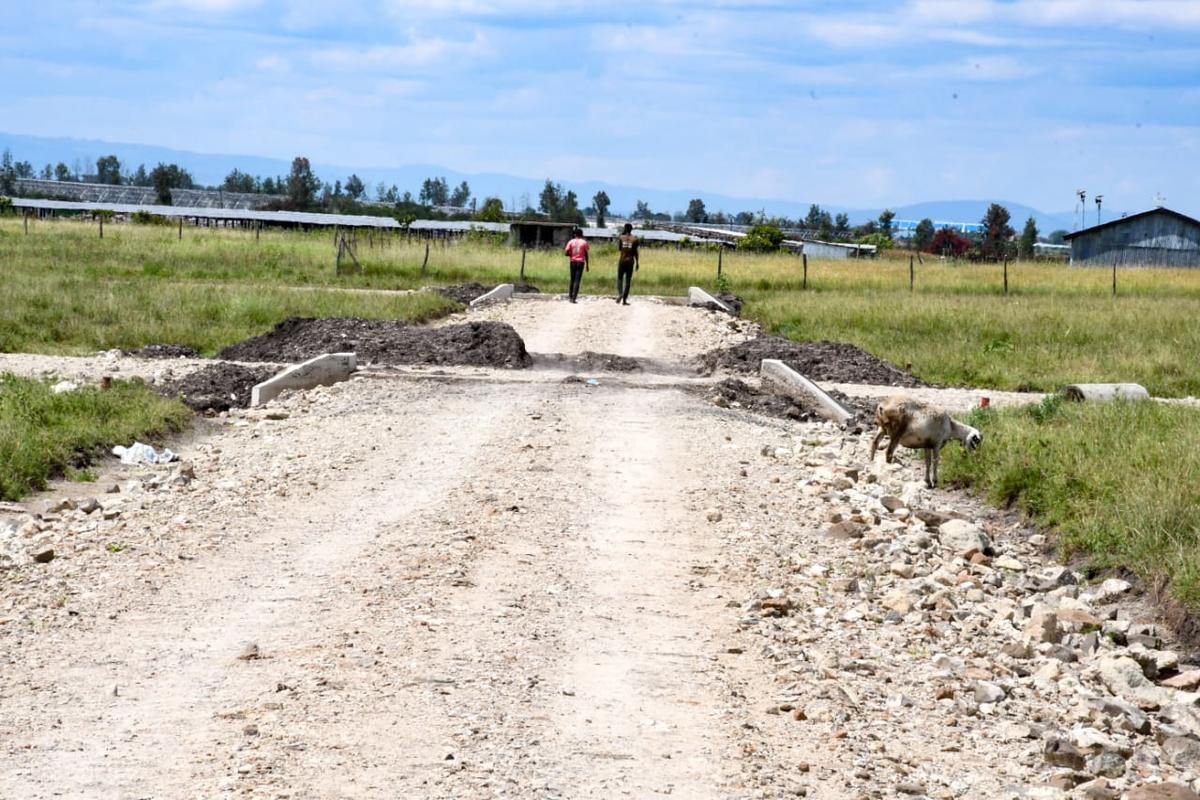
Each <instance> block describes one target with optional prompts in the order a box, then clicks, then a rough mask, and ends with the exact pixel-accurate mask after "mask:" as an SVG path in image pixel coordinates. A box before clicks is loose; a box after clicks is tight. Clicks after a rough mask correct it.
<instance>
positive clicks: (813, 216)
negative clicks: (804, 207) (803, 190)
mask: <svg viewBox="0 0 1200 800" xmlns="http://www.w3.org/2000/svg"><path fill="white" fill-rule="evenodd" d="M822 213H823V212H822V211H821V207H820V206H819V205H817V204H816V203H813V204H812V205H810V206H809V207H808V215H807V216H806V217H805V218H804V227H805V228H807V229H808V230H810V231H815V230H816V229H817V228H819V227H821V214H822Z"/></svg>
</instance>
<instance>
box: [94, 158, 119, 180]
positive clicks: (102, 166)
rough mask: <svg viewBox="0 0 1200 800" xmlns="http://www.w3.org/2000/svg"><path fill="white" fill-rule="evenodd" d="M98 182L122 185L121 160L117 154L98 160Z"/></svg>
mask: <svg viewBox="0 0 1200 800" xmlns="http://www.w3.org/2000/svg"><path fill="white" fill-rule="evenodd" d="M96 182H97V183H107V184H109V185H112V186H120V185H121V161H120V159H118V158H117V157H116V156H104V157H103V158H99V159H97V160H96Z"/></svg>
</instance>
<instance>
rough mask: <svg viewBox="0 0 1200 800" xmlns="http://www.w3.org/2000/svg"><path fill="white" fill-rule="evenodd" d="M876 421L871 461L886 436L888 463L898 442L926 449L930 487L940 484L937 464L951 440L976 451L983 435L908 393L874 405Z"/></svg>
mask: <svg viewBox="0 0 1200 800" xmlns="http://www.w3.org/2000/svg"><path fill="white" fill-rule="evenodd" d="M875 424H876V425H878V426H879V432H878V433H877V434H875V440H874V441H872V442H871V460H874V459H875V451H876V450H877V449H879V443H880V442H881V441H882V440H883V437H884V436H887V437H888V447H887V456H886V459H885V460H886V461H887V463H889V464H890V463H892V460H893V455H894V454H895V452H896V446H897V445H901V444H902V445H904V446H905V447H909V448H912V449H913V450H924V451H925V485H926V486H928V487H929V488H930V489H932V488H933V487H935V486H937V483H938V463H939V461H940V460H941V452H942V448H943V447H945V446H946V442H948V441H950V440H951V439H957V440H958V441H960V442H962V445H963V447H965V448H966V449H967V450H974V449H975V448H976V447H979V445H980V443H981V442H983V436H982V435H980V433H979V431H977V430H975V429H974V428H972V427H971V426H970V425H964V424H962V423H961V422H958V421H956V420H953V419H951V418H950V415H949V414H948V413H946V412H945V411H944V410H943V409H941V408H938V407H937V406H933V405H929V404H928V403H923V402H921V401H920V400H914V399H913V398H911V397H908V396H906V395H894V396H892V397H889V398H888V399H886V400H884V401H883V402H882V403H880V404H879V405H877V406H876V407H875Z"/></svg>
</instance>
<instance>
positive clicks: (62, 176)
mask: <svg viewBox="0 0 1200 800" xmlns="http://www.w3.org/2000/svg"><path fill="white" fill-rule="evenodd" d="M54 180H56V181H69V180H71V168H70V167H68V166H67V165H66V164H64V163H63V162H61V161H60V162H58V163H57V164H55V165H54Z"/></svg>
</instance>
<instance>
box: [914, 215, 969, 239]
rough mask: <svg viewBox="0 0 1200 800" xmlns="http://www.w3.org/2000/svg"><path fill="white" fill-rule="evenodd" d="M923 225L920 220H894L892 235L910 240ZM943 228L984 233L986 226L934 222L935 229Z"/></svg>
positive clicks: (959, 231) (967, 223)
mask: <svg viewBox="0 0 1200 800" xmlns="http://www.w3.org/2000/svg"><path fill="white" fill-rule="evenodd" d="M920 224H921V220H919V219H894V220H892V235H893V236H895V237H898V238H901V239H905V238H908V237H909V236H912V235H913V234H915V233H916V232H917V226H918V225H920ZM942 228H949V229H950V230H952V231H957V232H958V233H983V230H984V224H983V223H982V222H937V221H934V222H933V229H934V230H935V231H940V230H941V229H942Z"/></svg>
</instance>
